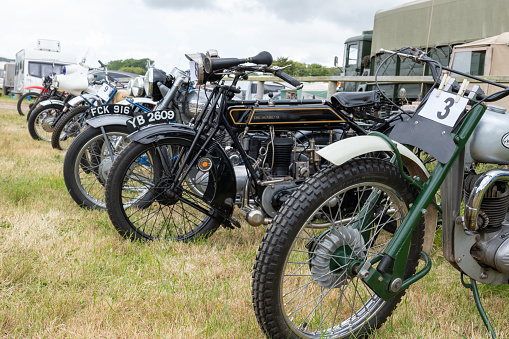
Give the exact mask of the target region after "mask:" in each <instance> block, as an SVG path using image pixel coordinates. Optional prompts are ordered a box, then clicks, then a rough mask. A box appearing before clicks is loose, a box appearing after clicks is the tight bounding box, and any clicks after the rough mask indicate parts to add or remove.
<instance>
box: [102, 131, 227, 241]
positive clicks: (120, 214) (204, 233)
mask: <svg viewBox="0 0 509 339" xmlns="http://www.w3.org/2000/svg"><path fill="white" fill-rule="evenodd" d="M190 146H191V140H190V139H181V138H167V139H163V140H160V141H158V142H157V144H155V143H154V144H141V143H137V142H133V143H131V144H130V145H129V146H127V147H126V149H125V150H124V151H123V152H122V153H121V154H120V155H119V157H118V158H117V159H116V161H115V162H114V164H113V166H112V168H111V171H110V175H109V176H108V180H107V183H106V196H105V198H106V208H107V210H108V214H109V217H110V219H111V222H112V223H113V225H114V226H115V228H116V229H117V230H118V231H119V232H120V233H121V234H122V235H123V236H124V237H127V238H130V239H133V240H135V239H140V240H153V239H171V240H178V241H184V242H189V241H195V240H197V239H199V238H208V237H209V236H211V235H212V234H213V233H214V232H215V231H216V230H217V228H218V227H219V225H220V221H219V220H218V218H217V215H216V213H215V212H214V211H213V210H212V209H211V208H210V206H209V205H208V204H207V203H206V202H205V201H203V195H204V193H205V191H206V190H207V189H208V188H210V187H214V189H217V186H216V180H215V178H214V174H213V173H212V171H209V172H204V171H201V170H200V169H198V167H197V166H196V165H194V166H191V168H190V171H189V174H188V175H187V176H186V177H185V178H183V177H182V176H180V177H179V178H177V177H176V175H177V170H178V169H179V168H181V167H184V168H183V169H184V170H185V169H187V168H188V167H187V166H184V164H183V158H184V156H185V154H187V153H188V152H189V148H190ZM178 181H181V184H179V185H176V186H175V182H178ZM209 185H212V186H209Z"/></svg>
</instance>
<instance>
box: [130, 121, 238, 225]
mask: <svg viewBox="0 0 509 339" xmlns="http://www.w3.org/2000/svg"><path fill="white" fill-rule="evenodd" d="M196 135H197V133H196V131H195V130H194V129H193V128H192V127H189V126H187V125H181V124H160V125H154V126H150V127H147V128H144V129H142V130H139V131H136V132H134V133H131V134H130V135H128V138H129V139H131V140H132V141H134V142H139V143H141V144H151V143H153V144H155V145H157V144H158V143H159V141H161V140H164V139H166V138H182V139H186V140H191V141H193V140H195V139H196ZM190 149H191V147H190ZM210 158H211V160H212V165H213V166H212V170H213V171H215V173H214V176H215V178H216V180H217V187H218V189H217V190H216V191H215V192H213V194H212V197H211V198H210V201H209V202H208V203H209V204H210V206H211V207H213V208H214V209H215V210H216V211H218V212H219V213H220V214H221V215H222V217H223V218H224V219H225V220H226V219H228V218H229V217H230V215H231V214H232V213H233V208H234V207H235V195H236V193H237V190H236V185H235V183H236V178H235V170H234V168H233V165H232V164H231V162H230V159H228V156H227V155H226V153H225V152H224V150H223V148H222V147H220V146H218V147H217V148H216V154H215V156H211V157H210Z"/></svg>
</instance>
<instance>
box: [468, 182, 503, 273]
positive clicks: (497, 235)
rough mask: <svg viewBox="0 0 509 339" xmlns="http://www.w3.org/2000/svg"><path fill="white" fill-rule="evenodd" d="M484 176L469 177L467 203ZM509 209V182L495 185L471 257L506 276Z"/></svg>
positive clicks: (484, 205) (485, 200)
mask: <svg viewBox="0 0 509 339" xmlns="http://www.w3.org/2000/svg"><path fill="white" fill-rule="evenodd" d="M481 175H482V174H481ZM481 175H479V174H475V173H474V172H471V173H469V174H468V175H467V176H466V178H465V201H467V200H468V197H469V195H470V192H471V191H472V188H473V186H474V184H475V182H476V181H477V179H478V178H479V177H480V176H481ZM508 207H509V186H508V185H507V183H506V182H500V181H497V182H495V183H493V184H492V185H491V187H490V188H489V189H488V191H487V192H486V194H485V195H484V197H483V200H482V203H481V208H480V211H479V214H478V218H477V224H478V225H479V229H478V231H477V232H478V236H477V238H476V240H477V241H476V243H475V244H474V245H473V246H472V248H471V249H470V254H471V255H472V257H473V258H474V259H475V260H476V261H477V262H478V263H479V265H481V266H483V267H491V268H493V269H495V270H497V271H499V272H501V273H504V274H509V221H507V220H506V218H507V216H509V214H508Z"/></svg>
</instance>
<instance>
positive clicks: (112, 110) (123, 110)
mask: <svg viewBox="0 0 509 339" xmlns="http://www.w3.org/2000/svg"><path fill="white" fill-rule="evenodd" d="M108 114H121V115H128V116H133V108H132V107H131V106H127V105H102V106H94V107H90V108H89V109H88V115H89V116H90V117H91V118H95V117H98V116H103V115H108Z"/></svg>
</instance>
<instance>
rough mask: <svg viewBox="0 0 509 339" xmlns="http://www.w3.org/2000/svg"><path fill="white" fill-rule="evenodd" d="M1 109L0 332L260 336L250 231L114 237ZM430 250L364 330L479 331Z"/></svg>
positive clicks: (503, 306)
mask: <svg viewBox="0 0 509 339" xmlns="http://www.w3.org/2000/svg"><path fill="white" fill-rule="evenodd" d="M12 102H13V101H11V100H9V99H5V98H2V99H1V100H0V107H5V106H6V105H11V106H12ZM12 107H13V109H0V336H1V337H45V338H64V337H65V338H67V337H72V338H74V337H87V338H91V337H107V338H124V337H164V338H188V337H212V338H259V337H263V334H262V332H261V331H260V330H259V328H258V325H257V323H256V320H255V317H254V314H253V311H252V306H251V287H250V285H251V271H252V266H253V263H254V260H255V255H256V251H257V247H258V244H259V242H260V240H261V238H262V236H263V233H264V230H263V229H262V228H258V229H255V228H250V227H248V226H245V227H243V228H242V229H240V230H234V231H229V230H220V231H218V232H217V233H216V234H214V235H213V237H212V238H211V239H210V240H209V241H204V242H201V243H197V244H181V243H173V242H155V243H132V242H130V241H126V240H124V239H123V238H121V237H120V236H119V235H118V234H117V232H116V231H115V230H114V229H113V227H112V226H111V224H110V222H109V220H108V217H107V214H106V213H104V212H97V211H86V210H83V209H81V208H79V207H78V206H77V205H75V204H74V202H73V201H72V199H71V198H70V197H69V195H68V193H67V192H66V189H65V185H64V182H63V178H62V174H61V172H62V168H61V167H62V162H63V156H64V154H63V153H62V152H61V151H56V150H53V149H51V146H50V145H49V143H44V142H38V141H34V140H32V139H31V138H30V136H29V134H28V131H27V130H26V123H25V120H24V118H23V117H20V116H18V114H17V113H16V112H15V110H14V106H12ZM436 248H437V249H439V247H438V246H436ZM432 257H433V262H434V269H432V271H431V273H430V274H429V275H428V276H427V277H425V278H424V279H423V280H422V281H420V282H418V283H416V284H415V285H414V286H412V287H411V288H410V290H409V293H408V294H407V297H406V298H405V300H404V302H403V303H402V304H401V305H400V307H399V308H398V309H397V311H396V312H395V314H394V316H393V317H391V318H390V319H389V320H388V322H387V323H386V324H385V325H384V326H383V327H382V328H381V329H380V330H379V331H378V332H377V334H376V335H375V336H374V337H375V338H394V337H398V338H464V337H466V338H486V337H487V336H488V333H487V332H486V329H485V328H484V326H483V324H482V322H481V320H480V318H479V316H478V314H477V311H476V309H475V305H474V303H473V298H472V296H471V294H470V293H469V292H468V291H467V290H465V289H464V288H462V287H461V284H460V282H459V274H458V273H457V272H456V271H455V270H454V269H453V268H452V267H450V266H449V265H448V264H447V263H445V262H444V259H443V258H442V257H441V255H440V251H439V250H437V251H436V252H435V253H434V254H433V256H432ZM481 294H482V298H483V300H484V305H485V307H486V309H487V311H488V313H489V316H490V317H491V319H492V321H493V324H494V325H495V326H496V327H497V331H499V337H506V338H507V337H509V329H508V328H507V326H505V324H506V319H507V317H508V316H509V311H508V308H507V301H508V296H509V292H508V290H507V289H506V288H505V287H498V288H492V287H481Z"/></svg>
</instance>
